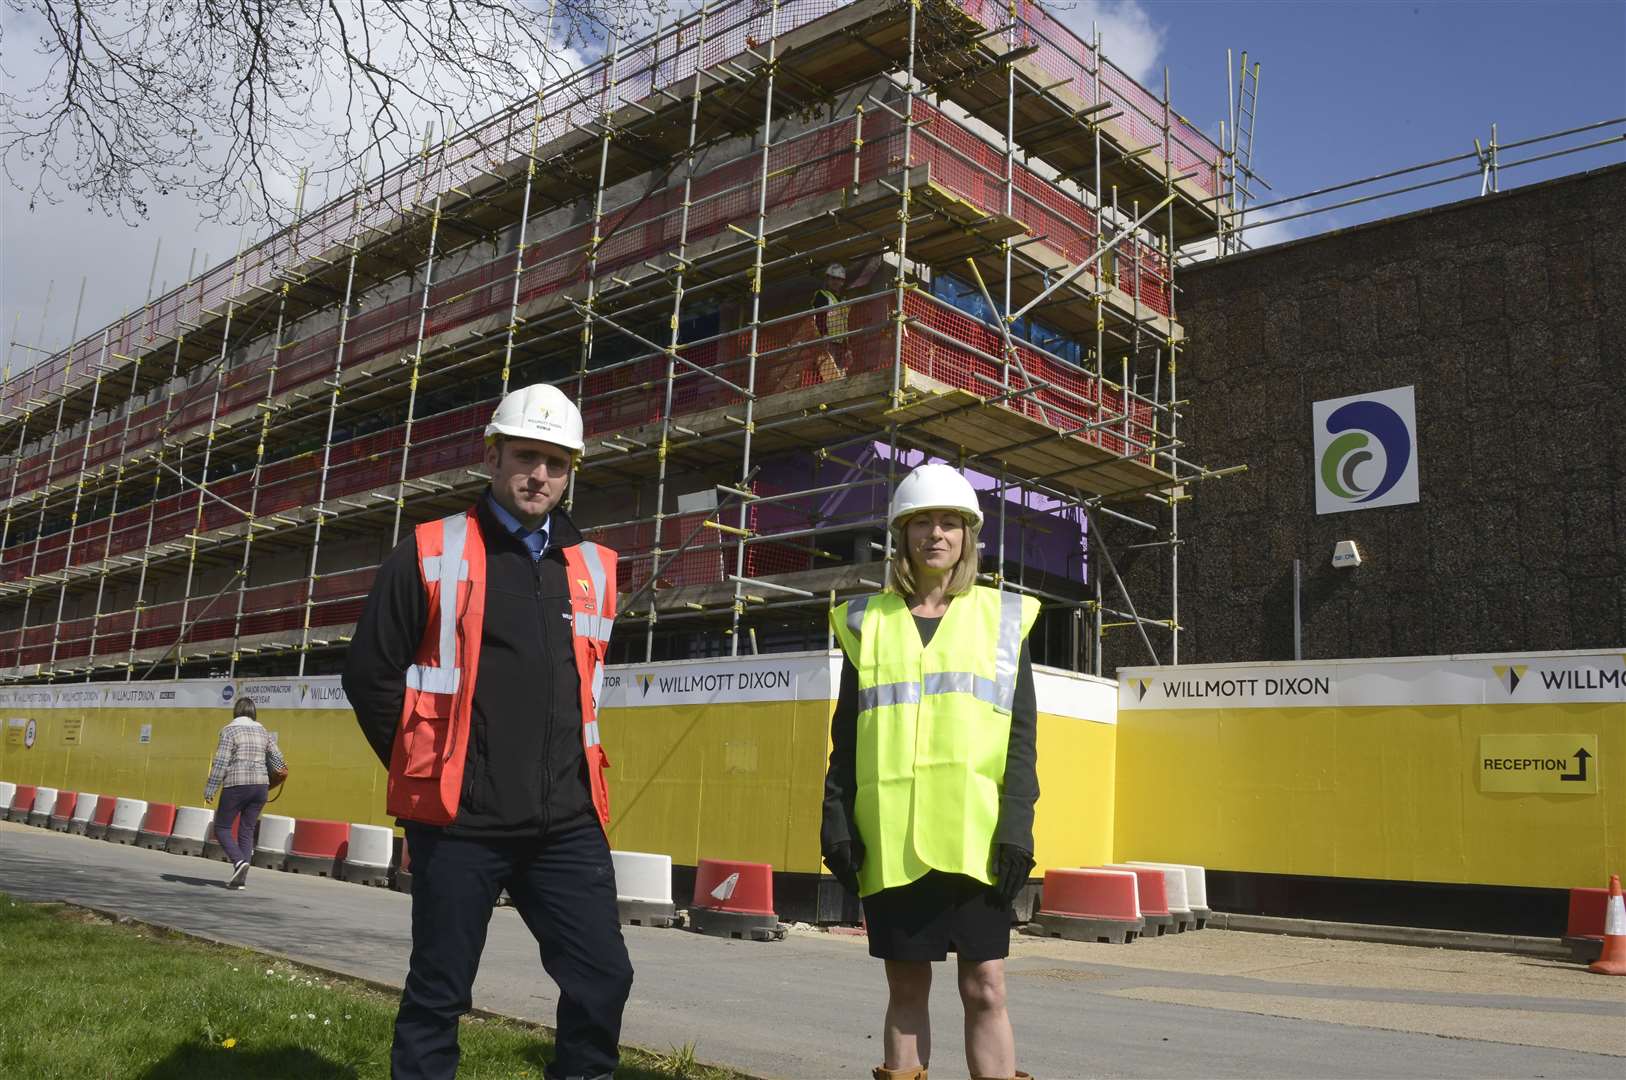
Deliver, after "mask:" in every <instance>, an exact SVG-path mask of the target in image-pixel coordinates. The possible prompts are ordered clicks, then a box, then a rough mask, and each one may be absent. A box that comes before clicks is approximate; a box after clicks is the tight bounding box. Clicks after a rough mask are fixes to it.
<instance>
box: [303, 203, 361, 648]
mask: <svg viewBox="0 0 1626 1080" xmlns="http://www.w3.org/2000/svg"><path fill="white" fill-rule="evenodd" d="M351 225H352V229H351V233H350V257H349V258H348V259H346V260H345V263H346V265H345V274H344V300H343V301H342V306H341V307H340V308H339V340H338V342H337V343H336V344H335V346H334V351H333V374H331V375H329V376H328V378H327V387H328V395H327V429H326V431H325V433H324V434H323V436H322V467H321V468H320V469H319V470H318V471H317V474H316V475H317V481H316V513H315V517H316V523H315V525H314V526H313V528H312V532H311V557H310V564H309V569H308V570H307V572H306V574H305V608H304V613H303V616H302V618H301V620H300V627H299V671H298V673H299V674H300V675H303V674H305V661H306V658H307V657H308V656H309V652H310V643H311V615H312V614H313V612H314V610H315V607H316V583H317V581H318V580H319V576H318V571H317V565H318V564H317V558H318V557H319V556H320V555H321V551H322V530H323V527H324V526H325V525H326V524H327V519H328V518H329V517H331V516H332V514H333V511H331V510H329V509H328V508H327V487H328V470H329V469H330V467H331V465H332V462H333V429H334V421H335V419H336V418H337V416H338V412H339V397H340V394H341V393H342V379H343V376H344V354H345V348H346V347H347V346H348V345H349V343H350V315H351V307H352V304H353V301H354V297H355V287H356V258H357V256H359V255H360V254H361V201H360V198H359V197H358V198H357V200H356V202H355V203H354V204H353V207H352V217H351Z"/></svg>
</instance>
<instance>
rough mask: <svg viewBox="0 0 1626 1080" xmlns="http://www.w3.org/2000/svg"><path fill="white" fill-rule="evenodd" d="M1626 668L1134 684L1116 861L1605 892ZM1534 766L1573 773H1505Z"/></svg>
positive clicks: (1465, 669)
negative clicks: (1622, 673) (1601, 887)
mask: <svg viewBox="0 0 1626 1080" xmlns="http://www.w3.org/2000/svg"><path fill="white" fill-rule="evenodd" d="M1622 669H1623V667H1622V663H1621V657H1620V655H1619V654H1618V653H1604V654H1589V653H1575V654H1531V655H1526V656H1520V657H1497V658H1488V657H1434V658H1418V659H1405V660H1392V661H1383V660H1372V661H1334V662H1323V663H1318V664H1304V665H1294V664H1271V665H1253V666H1249V665H1203V666H1198V667H1191V668H1184V669H1179V668H1163V669H1135V670H1133V671H1129V670H1126V671H1124V672H1122V673H1121V674H1122V675H1123V676H1124V678H1123V680H1122V686H1121V688H1120V697H1119V705H1120V712H1119V716H1118V771H1117V792H1118V803H1117V814H1116V827H1115V843H1116V854H1117V857H1118V858H1120V859H1158V860H1165V861H1174V862H1192V863H1198V864H1200V865H1204V866H1208V867H1212V868H1216V869H1223V870H1241V871H1252V872H1257V873H1279V874H1302V875H1314V876H1331V877H1350V878H1371V879H1380V880H1396V881H1438V882H1464V883H1474V884H1487V885H1491V884H1494V885H1525V886H1539V887H1549V888H1574V887H1577V886H1597V885H1600V884H1602V883H1603V882H1604V881H1606V880H1607V874H1608V872H1609V871H1610V868H1611V867H1613V868H1617V869H1618V867H1619V866H1620V865H1622V862H1623V859H1626V839H1623V837H1626V784H1622V783H1620V782H1619V780H1618V778H1617V777H1616V775H1615V774H1616V770H1618V768H1619V765H1618V763H1619V762H1620V761H1621V760H1622V755H1623V753H1626V684H1623V683H1622V681H1621V679H1620V678H1619V675H1618V673H1619V672H1620V671H1621V670H1622ZM1295 672H1298V674H1295ZM1284 688H1285V689H1284ZM1578 750H1584V751H1585V754H1586V756H1585V758H1584V759H1583V758H1582V757H1581V755H1579V754H1578V753H1577V751H1578ZM1487 759H1491V760H1492V761H1493V762H1494V763H1495V764H1493V765H1492V766H1491V767H1490V768H1487V767H1486V761H1487ZM1528 760H1537V761H1539V762H1543V763H1545V762H1549V761H1550V762H1558V763H1560V766H1561V767H1556V768H1554V769H1536V768H1531V767H1525V768H1514V767H1506V762H1508V761H1528ZM1583 760H1584V762H1585V776H1586V778H1585V780H1584V781H1582V780H1581V779H1579V777H1580V775H1581V771H1582V770H1581V763H1582V761H1583ZM1549 772H1550V773H1552V775H1550V776H1548V775H1545V774H1546V773H1549ZM1566 775H1567V776H1571V777H1573V778H1574V779H1571V780H1567V781H1566V780H1564V779H1562V778H1563V777H1564V776H1566ZM1537 784H1539V785H1541V786H1539V787H1537V786H1536V785H1537Z"/></svg>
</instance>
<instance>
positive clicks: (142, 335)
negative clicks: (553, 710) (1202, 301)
mask: <svg viewBox="0 0 1626 1080" xmlns="http://www.w3.org/2000/svg"><path fill="white" fill-rule="evenodd" d="M1100 44H1101V43H1100V42H1099V40H1097V41H1094V42H1085V41H1083V40H1080V39H1079V37H1077V36H1076V35H1075V34H1074V33H1073V32H1072V31H1071V30H1069V29H1068V28H1066V27H1065V26H1063V25H1062V24H1061V23H1060V22H1058V21H1057V20H1056V19H1055V18H1054V17H1053V16H1051V15H1050V14H1047V13H1046V12H1045V11H1044V10H1043V9H1042V8H1040V7H1039V6H1038V5H1036V4H1032V3H1027V2H1021V3H1017V4H1014V5H1007V4H1005V3H993V2H988V0H965V2H956V3H950V2H947V0H916V2H913V3H909V2H899V0H858V2H856V3H838V2H837V0H789V2H784V3H780V2H776V0H726V2H722V3H716V4H709V5H707V6H705V7H703V8H702V9H701V10H700V11H699V12H697V13H695V14H692V15H690V16H688V17H686V18H685V19H683V20H682V21H681V22H678V23H676V24H674V25H672V26H669V27H664V28H662V29H661V30H660V31H659V32H658V33H656V34H654V35H653V36H650V37H647V38H645V39H643V40H641V41H637V42H617V41H612V42H610V43H609V48H608V49H607V51H606V53H605V55H604V56H603V57H602V59H601V60H599V61H598V62H597V63H595V64H593V65H591V66H589V67H587V68H585V69H583V70H581V71H579V72H577V73H575V74H573V75H572V76H570V77H569V78H567V79H566V80H564V81H562V82H560V83H558V84H556V85H553V86H549V87H547V88H545V89H544V90H542V91H541V92H539V93H537V94H535V95H534V96H533V97H530V98H527V99H526V100H524V101H522V102H519V103H517V104H516V105H515V106H514V107H512V108H511V109H509V110H508V111H506V112H503V113H502V114H500V115H497V116H495V117H493V118H492V119H490V120H489V121H488V122H486V123H484V124H482V125H480V126H479V127H477V128H475V129H473V130H469V131H466V132H463V133H460V134H457V135H455V136H451V137H448V138H445V139H443V140H441V141H440V142H439V143H438V144H429V145H426V146H425V147H424V150H423V152H422V153H421V154H420V155H418V156H417V157H416V158H415V159H414V160H411V161H409V162H407V163H405V164H403V165H402V166H400V167H398V168H396V169H394V170H393V171H391V172H388V173H387V174H385V175H383V176H381V177H379V178H378V179H377V180H376V181H375V182H373V183H371V184H369V185H368V186H367V187H366V188H365V189H364V190H359V191H356V192H354V193H352V194H351V195H349V196H347V197H345V198H343V199H340V200H336V201H333V202H331V203H329V204H327V205H326V206H323V207H321V208H320V209H318V210H316V211H314V212H311V213H308V214H306V215H304V216H303V217H301V218H300V219H299V220H298V221H297V222H296V224H295V225H293V226H291V227H290V228H288V229H286V230H284V231H282V232H280V233H277V234H276V235H274V236H272V237H270V238H268V239H266V240H264V241H262V242H260V243H258V244H256V245H254V246H252V247H247V248H245V249H244V250H242V251H240V252H238V253H237V254H236V255H235V257H233V258H232V259H230V260H229V261H227V262H224V263H222V264H220V265H218V266H216V267H214V268H212V269H210V270H208V271H207V272H205V273H204V274H202V275H201V276H199V277H197V278H196V279H194V280H192V281H190V282H188V283H186V284H185V285H184V286H182V287H180V288H178V289H175V290H173V291H171V292H169V293H167V294H166V295H164V296H162V297H160V298H157V299H155V300H153V301H152V302H151V303H149V304H148V305H147V306H146V307H145V308H144V309H142V310H141V311H139V312H137V313H135V314H132V315H130V316H129V317H128V318H126V319H124V320H122V321H120V322H118V323H115V324H114V325H111V326H108V327H107V328H105V329H104V330H102V331H100V332H99V333H96V334H93V335H91V336H89V337H86V338H84V339H83V340H80V341H78V342H77V343H75V344H74V345H73V346H72V347H70V348H69V349H68V350H66V351H65V352H64V353H62V354H59V355H57V356H55V357H53V358H51V359H50V360H49V361H47V362H43V363H40V364H38V365H36V366H34V367H32V368H29V369H27V370H23V371H20V372H18V373H15V374H11V375H10V377H9V378H8V379H7V381H6V383H5V386H4V388H3V392H0V396H3V399H4V400H3V414H4V415H3V418H0V448H3V451H4V454H5V457H4V459H3V464H0V497H3V498H4V499H5V504H4V505H5V513H4V537H3V548H4V550H3V558H0V677H3V678H5V679H28V680H38V679H41V678H46V679H84V678H92V679H140V678H144V677H155V678H167V677H172V676H201V675H208V674H217V675H235V676H252V675H262V674H263V675H272V674H318V673H323V672H331V671H334V670H337V669H338V667H339V666H340V663H341V656H342V653H343V650H344V648H345V645H346V642H347V641H348V635H349V634H350V631H351V627H352V626H353V625H354V623H355V620H356V618H357V615H358V613H359V612H360V609H361V606H362V603H363V600H364V598H365V596H366V594H367V591H368V588H369V586H370V585H371V582H372V577H373V572H374V568H375V567H376V566H377V565H378V563H379V562H380V560H381V559H382V558H383V556H384V555H385V554H386V553H387V552H388V551H389V550H390V548H391V547H392V546H393V545H394V544H395V542H396V541H397V540H398V539H399V538H400V537H401V536H402V535H403V534H404V531H405V530H407V529H409V528H410V527H411V526H412V525H413V523H415V522H418V521H422V520H426V519H429V518H432V517H436V516H440V515H444V514H446V513H449V512H452V511H455V510H458V509H461V508H463V507H466V506H467V505H468V504H469V502H470V501H471V498H472V497H473V496H474V495H475V494H476V493H478V492H479V491H480V489H481V488H482V487H483V485H484V484H485V482H486V480H487V477H485V476H484V475H483V474H482V471H481V469H482V456H483V448H482V443H481V432H482V429H483V427H484V424H485V422H486V420H487V418H488V416H489V415H490V412H491V410H492V408H493V407H494V405H495V402H496V401H497V399H498V398H499V397H500V396H501V394H502V393H503V392H504V391H505V390H506V389H507V388H508V387H510V386H520V385H525V384H528V383H532V382H538V381H549V382H554V383H556V384H558V385H559V386H561V387H562V388H564V389H565V390H566V392H567V393H569V394H570V395H572V396H573V397H575V398H576V399H578V400H579V402H580V404H581V408H582V412H583V415H584V417H585V422H586V429H587V443H588V445H587V450H586V452H585V454H584V456H583V459H582V461H581V465H580V469H579V470H578V472H577V473H576V475H575V477H574V479H573V482H572V488H571V493H570V495H569V499H570V502H569V506H570V510H571V513H572V515H573V516H574V517H575V519H576V520H577V522H578V523H579V524H580V525H581V526H582V527H583V529H584V531H585V532H586V533H587V535H588V536H589V538H591V539H595V540H598V541H600V542H602V543H605V544H607V545H609V546H610V547H612V548H614V549H616V550H617V551H619V552H620V555H621V561H620V567H619V573H620V582H621V617H620V621H619V624H618V627H617V633H616V644H615V646H614V649H615V652H614V653H613V658H614V659H617V660H649V659H656V660H659V659H678V658H685V657H700V656H716V655H727V654H730V653H750V652H769V651H778V650H786V649H809V648H812V649H819V648H824V647H826V645H827V644H828V639H827V636H826V634H827V631H826V620H825V614H826V611H827V609H828V608H829V606H830V605H831V604H832V603H834V602H838V601H839V600H841V599H843V598H844V597H846V596H849V595H852V594H856V593H861V592H870V591H874V590H876V589H877V588H879V587H880V585H881V583H882V582H883V581H884V580H885V560H886V559H887V558H888V557H889V556H890V551H889V542H888V538H887V533H886V529H885V527H884V526H885V506H886V501H887V497H888V494H889V492H890V490H891V487H892V483H893V480H894V479H895V477H897V476H899V475H901V473H902V471H904V470H907V469H908V468H909V467H912V466H913V465H914V464H916V463H918V462H919V461H921V460H923V459H924V458H925V457H928V456H929V457H935V458H940V459H943V460H947V461H949V462H952V463H954V464H956V465H959V466H962V467H964V468H965V469H967V470H968V471H970V472H971V473H972V474H973V475H974V477H976V481H975V482H976V483H977V485H978V487H979V489H980V490H981V494H982V497H983V499H984V510H985V516H986V519H987V524H986V525H985V527H984V529H983V532H982V540H983V545H984V558H983V564H982V565H983V571H984V576H985V580H986V581H987V582H988V583H990V584H993V585H996V586H998V587H1000V588H1005V589H1019V590H1022V591H1025V592H1029V593H1032V594H1033V595H1036V596H1037V597H1039V598H1040V600H1041V601H1042V602H1043V615H1042V616H1041V619H1040V622H1039V623H1038V625H1037V626H1036V628H1035V631H1034V634H1033V637H1032V646H1033V655H1034V659H1035V661H1037V662H1042V663H1047V664H1051V665H1055V666H1058V667H1062V668H1068V669H1073V670H1079V671H1088V672H1096V673H1099V672H1100V671H1101V668H1102V652H1101V640H1102V636H1103V634H1113V635H1125V637H1126V640H1129V641H1134V640H1136V639H1139V643H1138V644H1137V645H1136V647H1135V650H1134V653H1133V654H1132V655H1133V656H1134V657H1135V658H1136V659H1137V660H1139V662H1165V663H1166V662H1172V661H1177V660H1178V659H1179V631H1180V626H1179V609H1178V597H1179V590H1178V569H1179V567H1178V553H1179V546H1178V524H1179V508H1180V504H1181V502H1182V500H1184V499H1186V498H1188V497H1189V496H1190V494H1191V492H1192V488H1193V484H1194V482H1195V481H1198V480H1201V479H1203V478H1205V477H1207V476H1211V475H1213V473H1211V472H1209V471H1207V470H1205V469H1204V468H1202V467H1201V466H1200V465H1199V464H1197V463H1196V461H1195V458H1194V455H1192V454H1191V453H1189V452H1188V448H1187V441H1186V437H1185V436H1186V433H1185V432H1183V431H1182V429H1181V421H1180V411H1179V405H1180V398H1179V385H1178V382H1177V373H1178V361H1179V358H1180V354H1181V350H1182V348H1183V335H1182V330H1181V327H1180V324H1179V321H1178V311H1177V306H1178V305H1177V292H1176V289H1175V282H1174V263H1175V259H1174V255H1175V253H1176V252H1177V251H1178V250H1179V249H1180V248H1181V247H1183V246H1186V245H1190V244H1194V243H1201V242H1205V241H1216V242H1219V243H1224V242H1225V241H1226V237H1225V236H1224V232H1225V230H1226V229H1227V228H1228V226H1229V224H1230V223H1231V222H1233V221H1234V217H1235V210H1236V208H1237V201H1238V199H1237V191H1238V189H1239V187H1240V186H1243V185H1241V184H1240V183H1239V179H1238V167H1237V163H1236V155H1235V154H1227V153H1226V152H1225V151H1224V150H1222V148H1221V147H1220V146H1218V145H1216V144H1215V143H1214V142H1213V141H1211V140H1210V139H1209V138H1207V137H1206V136H1205V135H1203V134H1202V133H1201V132H1199V131H1198V130H1197V129H1196V128H1194V127H1193V126H1192V125H1191V124H1190V123H1189V122H1187V121H1186V120H1184V119H1183V118H1181V117H1180V116H1179V114H1178V113H1177V112H1176V111H1174V109H1173V108H1172V107H1171V104H1170V102H1169V100H1168V88H1167V84H1166V83H1165V87H1164V88H1163V92H1162V93H1161V94H1154V93H1152V92H1150V91H1148V90H1147V89H1145V88H1144V87H1142V86H1140V85H1138V84H1137V83H1136V82H1134V81H1133V80H1132V79H1130V78H1129V77H1128V76H1126V75H1125V74H1124V73H1123V72H1122V71H1121V70H1119V69H1118V68H1116V67H1114V66H1113V65H1112V63H1111V62H1110V61H1109V60H1107V59H1106V58H1105V57H1104V56H1103V55H1102V50H1101V48H1100ZM1109 44H1110V43H1109ZM832 266H834V267H838V268H839V270H840V273H839V274H832V273H830V272H829V271H830V268H831V267H832ZM1109 540H1110V543H1108V542H1107V541H1109ZM1126 553H1128V555H1129V557H1133V558H1135V559H1136V560H1137V561H1138V562H1139V563H1140V569H1139V571H1138V572H1139V573H1140V574H1142V575H1144V574H1145V566H1146V563H1147V560H1152V559H1157V560H1162V563H1163V566H1164V569H1163V570H1161V571H1160V572H1159V575H1158V576H1159V588H1158V590H1157V595H1158V596H1159V597H1160V598H1161V600H1162V603H1164V604H1166V605H1167V606H1166V607H1165V608H1163V609H1159V610H1151V609H1149V608H1148V607H1147V606H1146V605H1140V606H1137V604H1136V603H1135V598H1134V597H1133V596H1131V595H1130V593H1129V591H1128V590H1127V589H1125V588H1123V587H1122V586H1121V585H1120V584H1119V582H1118V580H1117V578H1118V572H1117V569H1116V566H1115V562H1114V560H1115V558H1117V559H1119V560H1121V559H1123V558H1124V557H1125V555H1126Z"/></svg>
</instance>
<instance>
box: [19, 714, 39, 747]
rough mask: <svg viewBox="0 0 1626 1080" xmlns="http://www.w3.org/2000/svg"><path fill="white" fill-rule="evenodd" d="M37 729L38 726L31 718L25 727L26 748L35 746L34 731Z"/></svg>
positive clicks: (24, 742) (24, 744)
mask: <svg viewBox="0 0 1626 1080" xmlns="http://www.w3.org/2000/svg"><path fill="white" fill-rule="evenodd" d="M37 730H38V728H37V727H35V725H34V721H32V720H30V721H29V722H28V726H27V727H25V728H23V746H24V748H31V747H33V745H34V733H35V732H36V731H37Z"/></svg>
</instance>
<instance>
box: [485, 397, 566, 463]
mask: <svg viewBox="0 0 1626 1080" xmlns="http://www.w3.org/2000/svg"><path fill="white" fill-rule="evenodd" d="M497 435H507V436H508V437H509V438H511V439H536V440H538V441H539V442H547V443H553V444H554V445H555V446H562V447H564V448H565V449H566V450H575V451H578V452H579V451H580V450H581V449H582V414H581V410H579V409H577V408H576V403H575V402H573V401H571V400H570V399H569V398H567V397H565V395H564V392H563V391H561V390H560V389H559V388H558V387H557V386H554V385H552V384H551V383H536V384H535V385H533V386H524V387H521V388H520V389H518V390H513V391H510V392H509V394H508V396H507V397H505V398H503V399H502V400H501V401H499V402H498V403H497V408H496V411H494V412H493V413H492V414H491V423H489V424H487V425H486V439H487V440H488V441H489V440H490V439H491V438H492V437H494V436H497Z"/></svg>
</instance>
